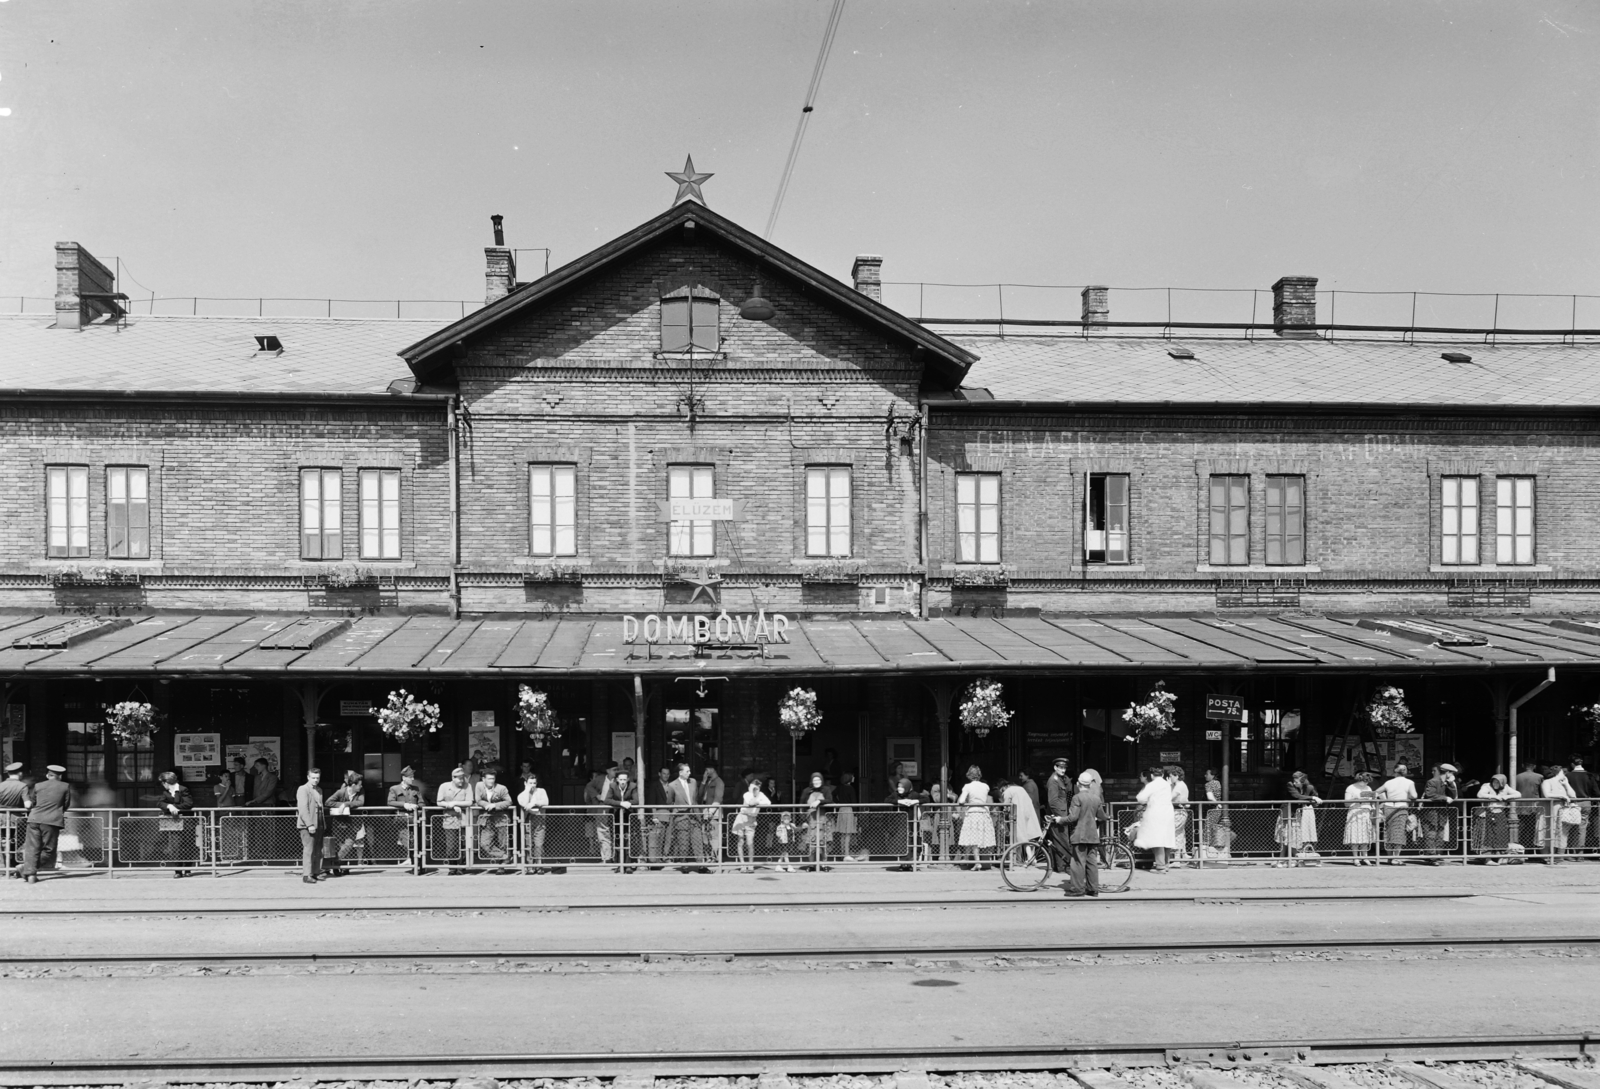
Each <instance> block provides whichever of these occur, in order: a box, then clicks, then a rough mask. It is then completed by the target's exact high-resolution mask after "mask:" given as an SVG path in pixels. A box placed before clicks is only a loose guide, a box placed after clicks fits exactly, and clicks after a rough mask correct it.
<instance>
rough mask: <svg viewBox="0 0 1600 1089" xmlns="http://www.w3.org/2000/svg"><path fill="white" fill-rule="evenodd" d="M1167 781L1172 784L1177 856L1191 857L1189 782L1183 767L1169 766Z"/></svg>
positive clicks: (1173, 835)
mask: <svg viewBox="0 0 1600 1089" xmlns="http://www.w3.org/2000/svg"><path fill="white" fill-rule="evenodd" d="M1167 782H1168V783H1170V784H1171V786H1172V839H1173V842H1174V843H1175V844H1176V845H1177V848H1178V851H1177V857H1178V858H1179V859H1186V858H1188V857H1189V784H1188V783H1186V782H1184V781H1183V769H1182V768H1180V767H1179V766H1178V765H1176V764H1173V765H1171V766H1169V767H1168V768H1167Z"/></svg>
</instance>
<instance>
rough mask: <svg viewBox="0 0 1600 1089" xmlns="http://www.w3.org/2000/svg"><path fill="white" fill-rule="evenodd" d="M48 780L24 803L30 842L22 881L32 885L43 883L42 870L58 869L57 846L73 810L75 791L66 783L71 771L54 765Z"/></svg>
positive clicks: (24, 853) (47, 773)
mask: <svg viewBox="0 0 1600 1089" xmlns="http://www.w3.org/2000/svg"><path fill="white" fill-rule="evenodd" d="M44 770H45V780H44V782H42V783H35V784H34V785H33V789H32V790H30V791H29V792H28V797H27V800H26V801H25V802H24V804H25V805H27V807H28V842H27V845H26V846H25V847H24V848H23V851H22V879H23V880H24V881H26V882H28V883H29V884H35V883H37V882H38V880H39V870H40V869H41V868H43V869H46V870H53V869H55V868H56V842H57V841H58V840H59V839H60V838H61V829H62V827H63V826H64V825H65V824H66V823H67V810H69V809H71V808H72V788H71V787H69V786H68V785H67V784H66V783H65V782H63V781H62V776H64V775H66V774H67V769H66V768H64V767H62V766H61V765H60V764H51V765H49V766H48V767H46V768H45V769H44Z"/></svg>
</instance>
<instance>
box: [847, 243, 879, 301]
mask: <svg viewBox="0 0 1600 1089" xmlns="http://www.w3.org/2000/svg"><path fill="white" fill-rule="evenodd" d="M850 278H851V279H852V280H854V281H855V282H856V290H857V291H859V292H861V294H863V295H865V296H867V298H869V299H876V300H877V301H878V302H882V301H883V258H881V257H879V256H877V255H876V254H871V253H863V254H862V255H861V256H860V257H857V258H856V263H855V264H853V265H851V266H850Z"/></svg>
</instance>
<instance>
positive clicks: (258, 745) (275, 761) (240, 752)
mask: <svg viewBox="0 0 1600 1089" xmlns="http://www.w3.org/2000/svg"><path fill="white" fill-rule="evenodd" d="M225 751H226V755H227V760H228V766H229V767H232V766H233V758H234V757H235V756H238V757H242V758H243V759H244V766H245V770H246V771H247V772H249V773H250V774H252V775H253V774H255V766H256V761H257V760H265V761H266V762H267V767H269V768H271V769H272V770H273V771H274V772H277V771H278V770H279V768H280V767H282V764H283V761H282V760H281V759H280V756H281V754H282V752H283V745H282V742H281V740H280V739H278V738H276V737H252V738H251V739H250V744H248V745H229V746H228V747H227V749H226V750H225Z"/></svg>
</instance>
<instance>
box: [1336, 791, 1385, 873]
mask: <svg viewBox="0 0 1600 1089" xmlns="http://www.w3.org/2000/svg"><path fill="white" fill-rule="evenodd" d="M1376 797H1377V793H1376V792H1375V791H1374V790H1373V789H1372V773H1371V772H1370V771H1362V772H1357V773H1356V777H1355V779H1354V780H1352V781H1351V783H1350V785H1349V786H1347V787H1345V788H1344V844H1345V846H1346V847H1348V848H1350V855H1351V858H1352V859H1353V860H1354V861H1355V864H1356V865H1357V866H1368V865H1371V866H1376V865H1377V864H1378V860H1377V859H1375V858H1372V857H1371V855H1372V844H1373V841H1374V840H1376V839H1377V835H1376V833H1377V816H1378V814H1377V805H1376V804H1375V802H1374V799H1375V798H1376Z"/></svg>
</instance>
